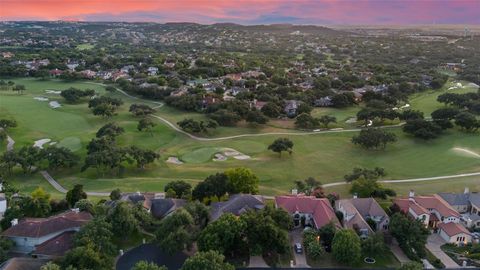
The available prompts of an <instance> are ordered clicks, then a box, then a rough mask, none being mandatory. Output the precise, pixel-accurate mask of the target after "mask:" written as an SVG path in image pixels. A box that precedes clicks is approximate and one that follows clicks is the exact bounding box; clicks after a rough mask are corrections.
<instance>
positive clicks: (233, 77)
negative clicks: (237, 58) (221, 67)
mask: <svg viewBox="0 0 480 270" xmlns="http://www.w3.org/2000/svg"><path fill="white" fill-rule="evenodd" d="M225 78H228V79H231V80H232V81H240V80H241V79H242V74H241V73H231V74H227V75H225Z"/></svg>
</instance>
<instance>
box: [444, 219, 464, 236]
mask: <svg viewBox="0 0 480 270" xmlns="http://www.w3.org/2000/svg"><path fill="white" fill-rule="evenodd" d="M438 228H439V229H441V230H442V231H444V232H445V233H446V234H447V235H448V236H450V237H452V236H455V235H457V234H461V233H464V234H468V235H471V234H470V232H469V231H468V230H467V229H465V227H463V226H462V225H460V224H458V223H453V222H449V223H440V224H438Z"/></svg>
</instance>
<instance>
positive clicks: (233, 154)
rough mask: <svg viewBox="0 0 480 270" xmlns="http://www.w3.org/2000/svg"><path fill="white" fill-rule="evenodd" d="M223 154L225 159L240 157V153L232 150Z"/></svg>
mask: <svg viewBox="0 0 480 270" xmlns="http://www.w3.org/2000/svg"><path fill="white" fill-rule="evenodd" d="M223 154H225V156H227V157H233V156H238V155H240V152H238V151H235V150H233V149H232V150H227V151H225V152H224V153H223Z"/></svg>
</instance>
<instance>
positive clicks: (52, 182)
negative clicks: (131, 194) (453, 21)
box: [40, 171, 480, 199]
mask: <svg viewBox="0 0 480 270" xmlns="http://www.w3.org/2000/svg"><path fill="white" fill-rule="evenodd" d="M40 174H41V175H42V176H43V178H45V180H47V181H48V183H49V184H50V185H51V186H52V187H53V188H54V189H55V190H57V191H58V192H60V193H67V189H65V188H64V187H63V186H62V185H60V184H59V183H58V182H57V181H56V180H55V179H54V178H53V177H52V176H51V175H50V174H49V173H48V172H47V171H40ZM469 176H480V172H476V173H463V174H455V175H445V176H435V177H424V178H410V179H396V180H380V181H378V182H379V183H409V182H425V181H438V180H444V179H452V178H462V177H469ZM347 184H349V183H347V182H345V181H342V182H334V183H328V184H324V185H322V186H323V187H333V186H341V185H347ZM158 193H163V192H158ZM285 193H287V191H286V192H285ZM87 195H89V196H102V197H106V196H109V195H110V193H109V192H97V191H87ZM262 196H263V198H265V199H273V198H274V196H269V195H262Z"/></svg>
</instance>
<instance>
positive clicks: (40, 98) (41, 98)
mask: <svg viewBox="0 0 480 270" xmlns="http://www.w3.org/2000/svg"><path fill="white" fill-rule="evenodd" d="M33 99H35V100H38V101H48V98H46V97H34V98H33Z"/></svg>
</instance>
